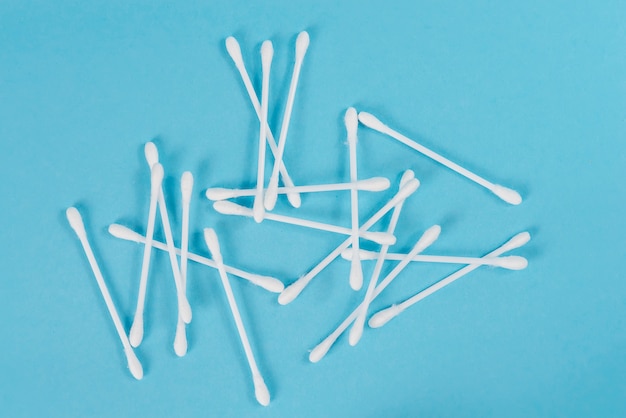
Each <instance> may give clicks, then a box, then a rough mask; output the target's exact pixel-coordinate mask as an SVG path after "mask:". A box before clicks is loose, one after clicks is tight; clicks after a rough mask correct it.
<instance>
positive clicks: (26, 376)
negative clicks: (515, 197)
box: [0, 1, 626, 417]
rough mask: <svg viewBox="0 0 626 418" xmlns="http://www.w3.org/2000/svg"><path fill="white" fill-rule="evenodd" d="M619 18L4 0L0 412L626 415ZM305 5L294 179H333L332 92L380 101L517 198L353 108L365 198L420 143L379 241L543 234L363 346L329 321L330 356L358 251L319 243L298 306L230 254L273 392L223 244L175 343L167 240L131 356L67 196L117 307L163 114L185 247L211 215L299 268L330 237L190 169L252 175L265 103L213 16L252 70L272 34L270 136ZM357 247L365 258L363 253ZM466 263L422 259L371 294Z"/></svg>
mask: <svg viewBox="0 0 626 418" xmlns="http://www.w3.org/2000/svg"><path fill="white" fill-rule="evenodd" d="M624 21H626V7H625V5H624V3H623V2H620V1H603V2H596V3H589V2H565V1H554V2H535V1H532V2H524V3H520V4H513V3H510V2H504V3H499V2H489V1H478V2H469V3H466V2H449V1H444V2H423V1H418V2H412V1H405V2H397V3H394V4H389V3H388V2H368V3H364V2H357V1H345V2H341V3H339V2H327V1H322V2H319V1H303V2H289V1H271V2H266V3H265V4H260V3H255V4H249V2H244V1H232V2H208V1H207V2H199V1H189V2H163V1H157V2H122V1H113V2H70V1H59V2H45V1H4V2H2V3H1V4H0V173H1V178H2V181H1V182H0V196H2V201H3V203H2V204H1V205H0V214H1V215H2V216H1V218H0V219H1V222H2V223H1V225H0V231H2V236H3V244H2V255H1V256H0V257H1V260H2V262H1V263H0V265H1V266H2V278H1V279H0V313H1V314H2V318H3V319H2V321H0V323H1V325H0V336H1V338H2V343H1V344H0V415H1V416H6V417H22V416H24V417H34V416H51V417H52V416H63V417H79V416H102V417H105V416H116V417H125V416H190V417H192V416H220V417H227V416H233V417H241V416H276V417H283V416H284V417H292V416H299V417H307V416H311V417H319V416H329V417H334V416H337V417H339V416H342V417H345V416H359V417H369V416H371V417H374V416H388V417H390V416H398V417H404V416H450V417H452V416H454V417H462V416H468V417H470V416H481V417H485V416H497V417H502V416H510V417H514V416H520V417H528V416H546V417H548V416H550V417H552V416H567V417H574V416H616V417H619V416H624V415H625V414H626V384H625V383H624V382H625V380H624V376H625V375H626V360H625V358H626V357H625V356H624V352H625V351H626V332H625V329H626V323H625V321H624V318H625V317H626V280H624V275H623V273H622V264H623V260H624V259H625V256H626V239H625V238H624V237H625V236H626V221H625V220H624V211H623V208H624V206H626V186H625V185H624V179H625V178H626V177H625V175H626V168H625V167H626V141H625V140H624V139H625V138H626V55H625V54H624V45H626V29H625V28H626V26H625V25H624ZM301 30H307V31H308V32H309V33H310V36H311V45H310V48H309V51H308V53H307V56H306V58H305V61H304V65H303V69H302V74H301V77H300V85H299V88H298V91H297V94H296V100H295V107H294V111H293V118H292V121H291V125H290V130H289V138H288V140H287V145H286V151H285V161H286V163H287V167H288V169H289V171H290V174H291V175H292V178H293V179H294V181H295V182H296V183H297V184H316V183H328V182H339V181H348V179H349V170H348V147H347V142H346V139H345V129H344V126H343V114H344V112H345V109H346V108H347V107H348V106H355V107H356V108H357V109H358V110H364V111H368V112H372V113H374V114H376V115H377V116H379V117H380V118H381V119H382V120H383V121H384V122H386V123H388V124H389V125H390V126H392V127H394V128H395V129H397V130H399V131H400V132H402V133H404V134H406V135H407V136H409V137H411V138H413V139H415V140H417V141H419V142H420V143H422V144H423V145H425V146H428V147H430V148H431V149H433V150H435V151H437V152H440V153H441V154H443V155H445V156H446V157H448V158H450V159H451V160H453V161H455V162H457V163H459V164H461V165H463V166H465V167H467V168H469V169H471V170H474V171H475V172H477V173H478V174H479V175H482V176H484V177H485V178H487V179H489V180H490V181H493V182H495V183H500V184H503V185H506V186H509V187H512V188H515V189H517V190H519V191H520V193H521V194H522V196H523V197H524V202H523V203H522V204H521V205H520V206H509V205H507V204H505V203H503V202H501V201H499V200H498V199H497V198H496V197H494V196H493V195H492V194H490V193H489V192H487V191H485V190H484V189H482V188H481V187H479V186H477V185H475V184H473V183H471V182H469V181H468V180H466V179H464V178H462V177H460V176H458V175H456V174H455V173H453V172H451V171H449V170H447V169H445V168H443V167H442V166H440V165H438V164H437V163H435V162H433V161H431V160H429V159H428V158H426V157H424V156H422V155H419V154H418V153H416V152H414V151H412V150H410V149H408V148H406V147H405V146H403V145H401V144H399V143H397V142H396V141H394V140H393V139H391V138H388V137H385V136H383V135H381V134H379V133H377V132H374V131H371V130H369V129H367V128H365V127H360V128H359V143H358V169H359V177H360V178H366V177H371V176H386V177H388V178H390V180H391V181H392V186H391V188H390V189H389V190H388V191H386V192H382V193H360V212H361V220H362V221H363V220H365V219H367V218H368V217H369V216H370V215H371V214H373V213H374V212H375V211H376V209H377V208H378V207H380V206H381V205H382V204H383V203H384V202H385V201H386V200H387V199H389V198H390V197H391V196H392V195H393V194H394V192H395V190H396V188H397V184H398V180H399V177H400V174H401V173H402V171H403V170H405V169H412V170H414V171H415V174H416V176H417V178H419V179H420V181H421V187H420V189H419V190H418V191H417V192H416V194H415V195H413V196H412V197H411V198H410V199H409V200H408V201H407V203H406V205H405V207H404V210H403V213H402V215H401V217H400V221H399V224H398V231H397V237H398V243H397V245H396V246H394V247H392V250H393V251H396V252H403V251H404V252H406V251H408V250H409V249H410V248H411V247H412V245H413V243H414V242H415V241H416V240H417V239H418V238H419V236H420V235H421V234H422V233H423V231H424V230H425V229H426V228H428V227H429V226H431V225H434V224H439V225H441V227H442V234H441V237H440V238H439V240H438V241H437V242H436V243H435V244H433V246H432V247H431V248H429V250H428V251H427V252H428V253H429V254H444V255H467V256H481V255H483V254H485V253H487V252H489V251H491V250H492V249H494V248H496V247H497V246H499V245H500V244H501V243H503V242H505V241H506V240H507V239H509V238H510V237H511V236H513V235H514V234H516V233H518V232H521V231H525V230H528V231H529V232H530V233H531V235H532V237H533V239H532V240H531V242H530V243H529V244H528V245H527V246H526V247H524V248H523V249H520V250H517V251H515V252H513V253H512V254H516V255H522V256H525V257H527V258H528V260H529V263H530V264H529V267H528V268H527V269H526V270H524V271H517V272H515V271H505V270H501V269H493V268H480V269H478V270H477V271H475V272H473V273H472V274H471V275H468V276H467V277H465V278H463V279H461V280H459V281H458V282H455V283H454V284H452V285H451V286H449V287H446V288H445V289H443V290H442V291H440V292H438V293H436V294H435V295H433V296H431V297H429V298H427V299H425V300H424V301H422V302H420V303H419V304H418V305H416V306H414V307H412V308H411V309H410V310H407V311H406V312H404V313H403V314H402V315H400V316H399V317H398V318H396V319H394V320H393V321H392V322H390V323H389V324H388V325H387V326H385V327H384V328H382V329H377V330H372V329H369V328H366V329H365V332H364V335H363V339H362V340H361V342H360V343H359V344H358V345H357V346H356V347H350V346H349V345H348V342H347V336H344V337H342V338H340V340H339V341H338V343H337V344H336V345H335V346H334V347H333V348H332V349H331V351H330V352H329V353H328V355H327V357H326V358H324V359H323V360H322V361H320V362H319V363H318V364H311V363H309V361H308V359H307V357H308V350H310V349H311V348H313V347H314V346H315V345H316V344H317V343H318V342H320V341H321V340H322V339H323V338H324V337H325V336H326V335H327V334H328V333H329V332H330V331H332V329H334V327H335V326H336V325H338V324H339V323H340V322H341V321H342V320H343V318H344V317H345V316H346V315H347V314H349V313H350V312H351V311H352V309H353V308H354V307H355V306H356V304H357V303H358V302H359V301H360V299H361V298H362V296H363V293H364V290H362V291H361V292H360V293H355V292H353V291H352V290H351V289H350V288H349V286H348V273H349V263H348V262H346V261H343V260H337V261H336V262H334V263H333V264H332V265H331V266H330V267H329V268H327V269H326V270H324V271H323V272H322V273H321V274H320V275H319V276H318V277H317V278H316V279H315V280H314V281H313V282H312V283H311V285H310V286H309V287H308V288H307V289H306V290H305V291H304V292H303V293H302V295H301V296H300V297H299V298H298V299H296V300H295V301H294V302H293V303H292V304H290V305H287V306H279V305H278V304H277V302H276V295H273V294H270V293H268V292H265V291H263V290H262V289H259V288H257V287H254V286H252V285H250V284H247V283H245V282H243V281H241V280H238V279H237V278H235V277H231V283H232V286H233V288H234V292H235V297H236V298H237V300H238V301H239V304H240V308H241V311H242V315H243V320H244V323H245V325H246V327H247V329H248V332H249V336H250V339H251V342H252V345H253V348H254V350H255V353H256V355H257V358H258V362H259V367H260V368H261V370H262V372H263V373H264V376H265V379H266V381H267V383H268V386H269V389H270V392H271V393H272V403H271V404H270V406H269V407H268V408H263V407H261V406H259V405H258V404H257V403H256V401H255V399H254V396H253V390H252V383H251V379H250V376H249V370H248V368H247V365H246V362H245V357H244V354H243V350H242V349H241V345H240V343H239V339H238V336H237V333H236V329H235V326H234V323H233V321H232V317H231V315H230V311H229V310H228V305H227V302H226V298H225V296H224V292H223V290H222V287H221V284H220V282H219V277H218V275H217V273H216V271H214V270H212V269H208V268H205V267H202V266H198V265H195V264H192V265H190V267H189V277H188V282H189V284H188V289H189V299H190V303H191V305H192V308H193V313H194V318H193V322H192V323H191V325H190V326H189V327H188V332H189V353H188V354H187V356H186V357H185V358H182V359H180V358H177V357H176V355H175V354H174V352H173V349H172V343H173V338H174V330H175V324H176V299H175V297H174V295H175V290H174V284H173V281H172V277H171V270H170V268H169V261H168V259H167V256H166V254H164V253H155V254H154V258H153V263H152V273H151V275H150V280H149V286H148V294H147V302H146V320H145V323H146V334H145V339H144V343H143V344H142V345H141V346H140V347H139V349H137V350H136V351H137V354H138V356H139V358H140V359H141V361H142V363H143V366H144V370H145V377H144V379H143V380H142V381H141V382H137V381H135V380H134V379H133V378H132V377H131V375H130V373H129V372H128V370H127V369H126V362H125V358H124V355H123V351H122V349H121V345H120V342H119V340H118V338H117V335H116V334H115V329H114V327H113V324H112V323H111V320H110V318H109V317H108V313H107V311H106V307H105V305H104V303H103V301H102V298H101V295H100V293H99V291H98V288H97V285H96V282H95V280H94V278H93V275H92V273H91V271H90V269H89V266H88V264H87V260H86V258H85V256H84V254H83V252H82V249H81V247H80V244H79V242H78V240H77V239H76V237H75V236H74V234H73V232H72V230H71V229H70V228H69V225H68V224H67V221H66V219H65V215H64V211H65V209H66V208H67V207H69V206H72V205H76V206H77V207H78V208H79V209H80V210H81V212H82V213H83V215H84V218H85V222H86V227H87V232H88V234H89V236H90V239H91V242H92V244H93V246H94V251H95V254H96V257H97V258H98V260H99V262H100V264H101V267H102V269H103V273H104V275H105V279H106V280H107V283H108V285H109V288H110V290H111V293H112V296H113V299H114V302H115V303H116V305H117V308H118V310H119V312H120V315H121V317H122V322H123V323H124V326H125V327H126V329H129V328H130V324H131V321H132V315H133V312H134V308H135V301H136V297H137V289H138V280H139V273H140V268H141V257H142V251H143V248H142V247H141V246H140V245H137V244H133V243H127V242H123V241H119V240H117V239H114V238H112V237H110V236H109V235H108V233H107V232H106V227H107V226H108V225H109V224H110V223H112V222H119V223H123V224H125V225H127V226H129V227H132V228H134V229H136V230H139V231H141V232H144V231H145V221H146V217H147V212H148V199H149V196H148V195H149V174H148V169H147V166H146V164H145V161H144V159H143V145H144V144H145V142H147V141H150V140H154V141H155V143H156V144H157V145H158V147H159V151H160V153H161V159H162V162H163V165H164V167H165V173H166V177H165V182H164V185H165V194H166V199H167V201H168V204H169V209H170V216H171V218H172V224H173V227H174V235H175V239H176V241H177V242H179V241H180V223H181V215H180V209H181V208H180V197H179V193H180V191H179V183H178V182H179V179H180V175H181V174H182V172H183V171H185V170H191V171H192V172H193V174H194V177H195V189H194V195H193V200H192V207H191V227H192V231H191V233H192V238H191V244H190V246H191V249H192V250H193V251H194V252H197V253H200V254H203V255H207V254H208V251H207V249H206V245H205V244H204V242H203V240H202V236H201V232H202V228H204V227H213V228H215V229H216V231H217V233H218V234H219V236H220V240H221V245H222V251H223V255H224V259H225V261H226V262H227V263H229V264H232V265H234V266H238V267H241V268H245V269H247V270H250V271H252V272H258V273H261V274H268V275H274V276H276V277H278V278H280V279H281V280H283V281H284V282H285V283H286V284H288V283H291V282H293V281H294V280H296V279H297V278H298V277H299V276H301V275H302V274H304V273H306V272H307V271H309V270H310V269H311V268H312V267H313V266H314V265H315V264H317V262H319V261H320V260H321V259H322V258H323V257H324V256H326V254H328V252H330V251H331V250H332V249H333V248H335V247H336V246H337V245H338V244H339V243H341V242H342V241H343V240H344V238H343V237H341V236H337V235H334V234H332V233H326V232H321V231H311V230H307V229H303V228H300V227H296V226H286V225H282V224H278V223H271V222H269V221H266V222H263V223H262V224H261V225H257V224H255V223H254V221H252V220H251V219H248V218H237V217H225V216H222V215H219V214H217V213H215V211H214V210H213V209H212V207H211V203H210V202H209V201H207V200H206V199H205V198H204V195H203V192H204V190H205V189H206V188H207V187H218V186H224V187H254V185H255V182H256V158H257V143H258V122H257V121H256V116H255V115H254V113H253V110H252V107H251V106H250V103H249V100H248V98H247V95H246V93H245V90H244V88H243V85H242V83H241V80H240V78H239V75H238V74H237V71H236V69H235V67H234V65H233V64H232V62H231V61H230V59H229V57H228V55H227V54H226V50H225V47H224V40H225V38H226V37H227V36H229V35H234V36H236V37H237V39H238V40H239V41H240V43H241V47H242V50H243V56H244V59H245V61H246V65H247V67H248V70H249V72H250V74H251V77H252V81H253V83H254V85H255V87H256V88H257V90H258V89H260V81H261V66H260V55H259V48H260V45H261V43H262V41H263V40H265V39H271V40H272V41H273V42H274V49H275V58H274V62H273V65H272V75H271V77H272V78H271V93H270V125H271V126H272V128H273V130H274V132H275V135H276V136H278V132H279V129H280V124H281V121H282V114H283V109H284V106H285V101H286V97H287V91H288V87H289V80H290V77H291V71H292V61H293V56H294V52H293V48H294V42H295V38H296V35H297V33H298V32H299V31H301ZM271 164H272V162H271V159H268V177H269V169H270V168H271ZM238 202H240V203H242V204H247V205H251V200H250V199H241V200H238ZM276 212H277V213H282V214H289V215H293V216H299V217H303V218H308V219H315V220H318V221H323V222H328V223H333V224H338V225H344V226H347V227H349V226H350V199H349V193H348V192H336V193H328V194H323V195H322V194H316V195H306V196H305V195H303V204H302V208H301V209H299V210H298V211H294V210H293V209H291V208H290V207H289V205H288V204H287V203H286V200H285V199H284V198H280V199H279V203H278V205H277V208H276ZM387 222H388V218H385V219H384V220H383V221H382V222H381V223H379V224H378V225H377V226H376V230H384V229H385V228H386V225H387ZM157 237H159V239H162V238H163V235H162V231H161V229H160V228H158V230H157ZM363 246H364V247H366V248H368V249H377V247H376V246H375V245H372V244H367V243H365V242H363ZM363 266H364V274H365V280H366V283H367V281H368V279H369V276H370V274H371V271H372V270H373V267H374V263H373V262H364V263H363ZM391 267H392V264H391V263H389V264H387V265H386V266H385V270H384V271H383V274H385V273H386V272H388V271H389V270H390V268H391ZM455 269H456V266H445V265H433V264H419V265H418V264H412V265H411V266H410V267H408V268H407V269H406V270H405V271H404V272H403V273H402V274H401V275H400V276H399V277H398V278H397V279H396V281H395V282H394V283H393V285H392V286H390V287H389V289H388V290H387V291H386V292H385V293H384V294H382V295H381V297H380V298H379V299H377V300H376V301H375V302H374V303H373V305H372V308H373V309H374V310H378V309H380V308H383V307H386V306H388V305H390V304H392V303H396V302H398V301H401V300H403V299H404V298H406V297H408V296H410V295H412V294H414V293H415V292H417V291H419V290H421V289H423V288H425V287H427V286H428V285H430V284H431V283H434V282H436V281H437V280H439V279H441V278H443V277H445V276H446V275H447V274H449V273H450V272H453V271H455Z"/></svg>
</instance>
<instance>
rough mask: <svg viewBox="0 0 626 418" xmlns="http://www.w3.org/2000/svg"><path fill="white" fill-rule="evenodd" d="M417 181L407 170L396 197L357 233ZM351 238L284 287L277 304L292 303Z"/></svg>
mask: <svg viewBox="0 0 626 418" xmlns="http://www.w3.org/2000/svg"><path fill="white" fill-rule="evenodd" d="M419 184H420V183H419V180H417V179H416V178H414V173H413V171H411V170H407V171H405V172H404V174H403V175H402V179H401V180H400V190H399V191H398V193H396V195H395V196H394V197H393V198H391V200H389V201H388V202H387V203H386V204H385V205H384V206H383V207H382V208H380V209H379V210H378V212H376V213H375V214H374V215H373V216H372V217H371V218H369V219H368V220H367V221H366V222H365V223H364V224H363V225H362V226H361V228H360V229H359V232H364V231H367V230H368V229H370V228H371V227H372V226H373V225H374V224H375V223H376V222H378V221H379V220H380V219H381V218H382V217H383V216H385V215H386V214H387V212H389V211H390V210H391V209H393V208H394V207H395V206H396V205H398V204H399V203H400V202H402V201H404V200H405V199H406V198H407V197H409V196H410V195H411V194H413V192H415V190H417V188H418V187H419ZM350 242H351V238H348V239H346V240H345V241H344V242H343V243H341V244H340V245H339V246H338V247H337V248H335V249H334V250H333V251H331V252H330V254H328V255H327V256H326V257H325V258H324V259H323V260H322V261H320V262H319V263H318V264H317V265H316V266H315V267H313V269H311V270H310V271H309V272H308V273H306V274H305V275H304V276H302V277H300V278H299V279H298V280H296V281H295V282H293V283H291V284H290V285H289V286H287V287H285V290H283V292H282V293H281V294H280V296H278V303H280V304H281V305H286V304H288V303H290V302H292V301H293V300H294V299H295V298H297V297H298V295H299V294H300V293H301V292H302V291H303V290H304V288H305V287H306V286H307V285H308V284H309V283H310V282H311V280H313V279H314V278H315V276H317V275H318V274H319V273H320V272H321V271H322V270H324V269H325V268H326V267H327V266H328V265H329V264H330V263H332V262H333V260H335V259H336V258H337V257H339V255H340V254H341V252H342V251H343V250H345V249H346V248H348V247H349V246H350Z"/></svg>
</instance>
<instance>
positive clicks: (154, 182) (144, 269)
mask: <svg viewBox="0 0 626 418" xmlns="http://www.w3.org/2000/svg"><path fill="white" fill-rule="evenodd" d="M162 181H163V166H161V164H158V163H157V164H155V165H153V166H152V168H151V169H150V208H149V210H148V226H147V229H146V239H145V241H144V242H145V245H144V249H143V262H142V264H141V275H140V278H139V293H138V297H137V307H136V308H135V317H134V319H133V325H132V326H131V328H130V343H131V345H132V346H133V347H137V346H139V344H141V340H143V309H144V306H145V301H146V288H147V284H148V272H149V270H150V254H151V253H152V237H153V235H154V224H155V220H156V209H157V200H158V198H159V193H160V191H161V183H162Z"/></svg>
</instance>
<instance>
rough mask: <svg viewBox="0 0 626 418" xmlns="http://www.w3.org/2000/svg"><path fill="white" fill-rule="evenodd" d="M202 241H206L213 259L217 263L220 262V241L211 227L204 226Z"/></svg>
mask: <svg viewBox="0 0 626 418" xmlns="http://www.w3.org/2000/svg"><path fill="white" fill-rule="evenodd" d="M204 241H206V245H207V247H209V251H211V255H212V256H213V260H215V261H216V262H217V263H221V262H222V253H221V251H220V243H219V241H218V239H217V234H216V233H215V230H214V229H213V228H204Z"/></svg>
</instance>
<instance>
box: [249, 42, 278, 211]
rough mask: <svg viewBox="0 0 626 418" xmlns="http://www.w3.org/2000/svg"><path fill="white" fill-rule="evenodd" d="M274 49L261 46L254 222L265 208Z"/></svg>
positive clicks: (266, 45)
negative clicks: (261, 78)
mask: <svg viewBox="0 0 626 418" xmlns="http://www.w3.org/2000/svg"><path fill="white" fill-rule="evenodd" d="M273 56H274V48H273V47H272V43H271V42H270V41H265V42H263V45H261V61H262V63H263V65H262V67H263V84H262V88H261V128H260V129H259V163H258V166H257V168H258V169H257V177H256V194H255V195H254V209H253V210H254V220H255V221H256V222H257V223H259V222H261V221H263V216H264V215H265V208H264V207H263V184H264V182H265V147H266V142H267V130H266V128H267V106H268V104H267V102H268V99H269V93H270V68H271V67H272V57H273Z"/></svg>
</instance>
